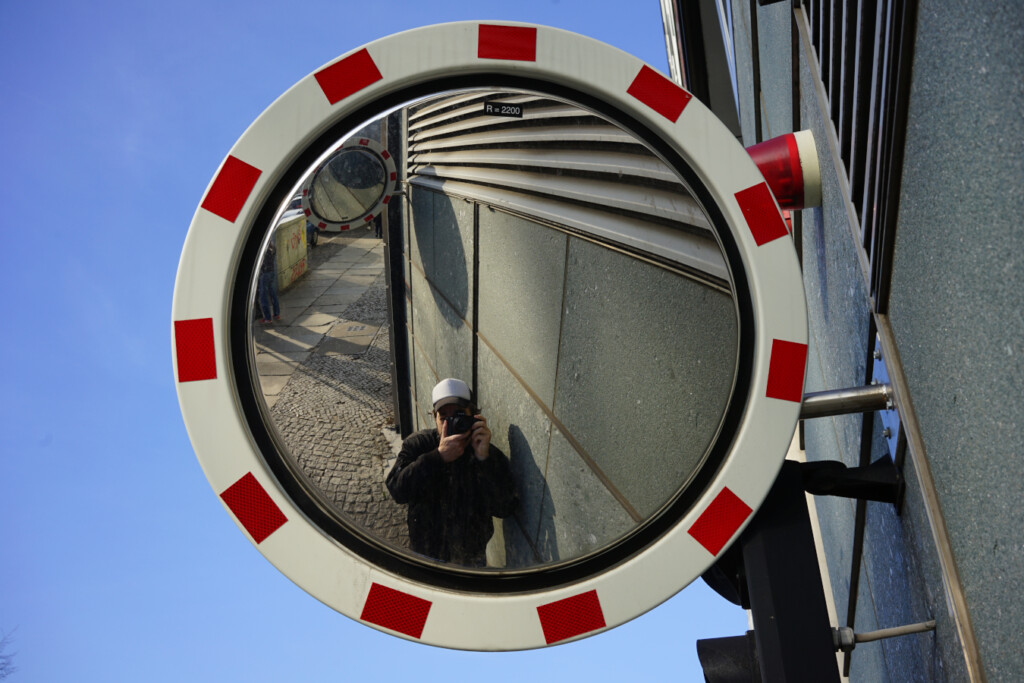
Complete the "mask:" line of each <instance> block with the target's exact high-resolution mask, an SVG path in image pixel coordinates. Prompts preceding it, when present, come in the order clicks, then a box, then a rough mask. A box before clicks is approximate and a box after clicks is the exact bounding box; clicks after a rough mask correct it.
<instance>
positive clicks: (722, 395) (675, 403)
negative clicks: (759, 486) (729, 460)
mask: <svg viewBox="0 0 1024 683" xmlns="http://www.w3.org/2000/svg"><path fill="white" fill-rule="evenodd" d="M736 339H737V337H736V317H735V312H734V310H733V302H732V299H731V297H729V296H727V295H725V294H722V293H719V292H717V291H715V290H712V289H710V288H708V287H705V286H703V285H701V284H698V283H696V282H694V281H692V280H689V279H687V278H684V277H680V276H678V275H675V274H673V273H670V272H668V271H666V270H663V269H661V268H657V267H654V266H651V265H649V264H646V263H644V262H642V261H638V260H636V259H634V258H631V257H629V256H626V255H624V254H621V253H619V252H616V251H613V250H610V249H606V248H604V247H602V246H599V245H595V244H592V243H590V242H586V241H583V240H579V239H576V238H574V239H573V240H572V241H571V243H570V245H569V261H568V269H567V282H566V300H565V319H564V322H563V330H562V346H561V351H560V361H559V368H558V387H557V394H556V399H555V414H556V416H558V417H559V419H560V420H561V422H562V424H563V425H565V427H566V428H567V429H568V430H569V432H570V433H571V434H572V436H573V437H574V438H576V439H577V440H578V441H579V442H580V443H581V444H582V445H583V448H584V449H585V450H586V451H587V452H588V453H589V454H590V456H591V457H592V458H593V460H594V461H595V462H596V463H597V465H598V466H599V467H600V468H601V469H602V470H603V471H604V472H605V474H607V475H608V477H609V478H610V479H611V481H612V482H613V483H614V485H615V486H616V487H618V489H619V490H620V491H621V492H622V493H623V494H624V495H625V497H626V498H627V500H629V501H630V503H631V504H632V505H633V506H634V507H635V508H636V509H637V510H638V511H639V512H640V513H641V515H645V516H646V515H649V514H651V513H653V512H654V511H655V510H656V509H657V508H658V507H660V506H661V505H662V504H663V503H665V502H666V501H667V500H668V499H669V498H670V497H671V496H672V495H673V494H674V493H675V491H676V490H677V489H678V488H679V486H680V485H681V484H682V483H683V482H684V481H686V479H687V478H688V477H689V476H690V475H691V474H692V472H693V471H694V469H695V468H696V467H697V466H698V465H699V463H700V462H701V459H702V457H703V456H704V454H705V451H706V450H707V448H708V445H709V443H710V441H711V439H712V437H713V436H714V434H715V433H716V431H717V429H718V424H719V421H720V419H721V416H722V412H723V410H724V407H725V404H726V401H727V399H728V396H729V393H730V391H731V386H732V381H733V373H734V364H735V358H736V343H737V342H736Z"/></svg>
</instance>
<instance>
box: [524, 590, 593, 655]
mask: <svg viewBox="0 0 1024 683" xmlns="http://www.w3.org/2000/svg"><path fill="white" fill-rule="evenodd" d="M537 616H538V617H540V626H541V628H542V629H544V640H545V641H547V644H548V645H551V644H552V643H557V642H559V641H562V640H565V639H566V638H572V637H573V636H578V635H582V634H584V633H588V632H590V631H596V630H597V629H599V628H604V627H605V620H604V612H603V611H601V601H600V600H598V598H597V591H596V590H592V591H588V592H586V593H580V594H579V595H574V596H572V597H570V598H565V599H564V600H557V601H555V602H549V603H548V604H546V605H541V606H540V607H538V608H537Z"/></svg>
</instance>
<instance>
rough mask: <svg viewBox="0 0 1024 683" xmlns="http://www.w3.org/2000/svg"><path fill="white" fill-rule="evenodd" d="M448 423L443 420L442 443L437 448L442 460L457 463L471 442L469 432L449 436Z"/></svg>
mask: <svg viewBox="0 0 1024 683" xmlns="http://www.w3.org/2000/svg"><path fill="white" fill-rule="evenodd" d="M448 424H449V423H448V421H447V420H443V421H442V422H441V443H440V444H439V445H438V447H437V452H438V453H440V454H441V459H442V460H444V461H445V462H446V463H447V462H455V461H456V460H458V459H459V458H460V457H461V456H462V454H463V453H464V452H465V451H466V443H467V442H468V441H469V434H470V433H469V432H463V433H461V434H448V429H449V427H448Z"/></svg>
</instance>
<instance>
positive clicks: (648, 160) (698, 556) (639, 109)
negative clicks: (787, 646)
mask: <svg viewBox="0 0 1024 683" xmlns="http://www.w3.org/2000/svg"><path fill="white" fill-rule="evenodd" d="M439 45H444V46H447V48H446V49H445V50H438V49H436V47H437V46H439ZM282 130H287V131H297V135H296V137H295V139H291V140H287V139H285V138H284V137H282V134H281V131H282ZM295 197H301V208H302V211H295V210H290V207H291V206H292V205H293V204H294V200H293V198H295ZM309 230H314V231H316V233H317V235H318V238H319V239H318V240H317V241H316V246H313V244H311V240H310V239H309V234H308V231H309ZM226 235H227V236H226ZM210 291H219V292H221V295H220V296H219V297H215V300H213V301H211V297H210V296H209V292H210ZM174 346H175V363H176V371H177V376H178V390H179V398H180V402H181V405H182V412H183V415H184V416H185V420H186V425H187V427H188V429H189V433H190V436H191V437H192V440H193V445H194V447H195V450H196V453H197V455H198V457H199V458H200V461H201V462H202V463H203V466H204V470H205V471H206V473H207V476H208V478H209V479H210V482H211V485H212V486H213V488H214V489H215V491H216V492H217V494H218V495H219V496H220V497H221V498H222V500H223V501H224V503H225V506H226V507H227V509H228V510H229V512H230V513H231V514H232V515H233V517H234V518H235V519H236V521H237V522H238V523H239V525H240V527H241V528H242V529H243V530H244V531H245V533H247V534H248V535H249V536H250V538H251V539H252V541H253V542H254V543H255V544H256V545H257V547H258V548H259V549H260V551H261V552H262V553H263V554H264V555H265V556H266V557H267V558H268V559H269V560H270V561H271V562H273V563H274V564H275V565H276V566H278V567H279V568H280V569H281V570H282V571H283V572H284V573H285V574H286V575H288V576H289V578H291V579H292V580H293V581H295V582H296V583H298V584H299V585H300V586H302V587H303V588H304V589H305V590H307V591H308V592H310V593H311V594H313V595H315V596H316V597H318V598H319V599H320V600H322V601H324V602H325V603H327V604H329V605H331V606H332V607H334V608H335V609H337V610H338V611H340V612H342V613H344V614H346V615H348V616H350V617H352V618H355V619H359V620H361V621H363V622H365V623H367V624H369V625H371V626H374V627H376V628H380V629H383V630H385V631H388V632H391V633H394V634H396V635H400V636H402V637H406V638H410V639H417V640H421V641H424V642H429V643H432V644H437V645H444V646H449V647H459V648H467V649H521V648H529V647H538V646H543V645H546V644H553V643H557V642H563V641H566V640H569V639H572V638H576V637H582V636H584V635H589V634H592V633H595V632H597V631H599V630H601V629H603V628H608V627H612V626H614V625H617V624H619V623H622V622H623V621H625V620H628V619H630V618H633V617H635V616H637V615H639V614H641V613H643V612H644V611H646V610H647V609H650V608H651V607H653V606H654V605H656V604H658V603H659V602H661V601H663V600H665V599H667V598H668V597H670V596H671V595H672V594H673V593H674V592H676V591H678V590H679V589H681V588H682V587H683V586H685V585H686V584H688V583H689V582H690V581H692V580H693V579H694V578H696V577H697V576H699V575H700V574H701V573H702V572H703V571H704V570H705V569H706V568H707V567H708V566H710V564H711V563H713V562H714V559H715V557H716V556H717V555H718V554H719V553H721V551H722V550H723V549H724V548H725V547H727V545H728V544H729V543H730V542H731V541H732V540H733V539H734V538H735V537H736V535H737V534H738V533H739V532H740V531H741V529H742V528H743V526H744V525H745V523H746V522H747V521H748V520H749V517H750V515H751V514H752V512H753V511H754V510H756V508H757V506H758V505H759V504H760V502H761V500H762V499H763V498H764V496H765V495H766V493H767V490H768V487H769V486H770V484H771V481H772V480H773V478H774V476H775V473H776V472H777V471H778V468H779V466H780V465H781V462H782V459H783V458H784V455H785V451H786V447H787V445H788V442H789V438H790V436H791V434H792V430H793V427H794V425H795V422H796V419H797V416H798V412H799V404H800V400H801V397H802V385H803V367H804V360H805V356H806V323H805V313H804V304H803V294H802V287H801V284H800V277H799V272H798V268H797V265H796V260H795V254H794V252H793V247H792V243H791V242H790V240H789V236H788V232H787V230H786V227H785V223H784V222H783V220H782V218H781V216H780V214H779V210H778V207H777V205H776V203H775V201H774V199H773V197H772V195H771V192H770V191H769V190H768V187H767V185H766V184H765V182H764V179H763V178H762V177H761V176H760V174H759V172H758V170H757V168H756V167H755V166H754V165H753V163H752V162H751V160H750V158H749V156H748V155H747V154H746V152H745V151H744V150H743V149H742V147H740V145H739V144H738V143H737V142H736V140H735V139H734V138H732V136H731V135H730V134H729V133H728V131H727V130H726V129H725V127H724V126H723V125H722V124H721V123H720V122H718V121H717V120H716V119H715V118H714V117H713V116H712V115H711V114H710V113H709V112H708V111H707V110H706V109H705V108H704V107H703V106H702V105H701V104H700V103H699V102H697V101H695V100H692V99H691V98H690V97H689V95H688V94H687V93H686V92H685V91H683V90H682V89H680V88H678V87H677V86H675V85H673V84H672V83H671V82H669V81H668V80H667V79H665V78H664V77H663V76H661V75H660V74H658V73H656V72H655V71H653V70H652V69H650V68H649V67H646V66H645V65H643V64H642V63H640V62H639V61H637V60H636V59H635V58H632V57H630V56H628V55H625V54H623V53H621V52H619V51H617V50H614V49H613V48H610V47H608V46H606V45H603V44H600V43H597V42H596V41H592V40H590V39H587V38H583V37H581V36H577V35H574V34H570V33H566V32H563V31H558V30H555V29H550V28H545V27H534V26H526V25H519V24H515V25H512V24H510V25H490V24H479V23H473V22H470V23H460V24H450V25H443V26H435V27H429V28H425V29H419V30H417V31H412V32H408V33H405V34H400V35H398V36H392V37H390V38H385V39H383V40H381V41H377V42H376V43H373V44H371V45H369V46H367V47H365V48H362V49H360V50H357V51H355V52H352V53H349V54H348V55H345V56H343V57H341V58H339V59H338V60H336V61H335V62H333V63H331V64H329V65H327V66H326V67H324V68H323V69H320V70H318V71H317V72H315V73H314V74H312V75H310V76H308V77H307V78H306V79H304V80H303V81H300V83H298V84H297V85H296V86H295V87H293V88H292V89H291V90H289V91H288V93H286V94H285V95H284V96H282V98H280V99H279V100H278V101H277V102H275V103H274V104H273V105H272V106H271V108H270V109H268V110H267V112H265V113H264V114H263V115H262V116H261V117H260V119H258V120H257V121H256V123H254V124H253V126H252V127H251V128H250V130H249V131H247V132H246V134H245V135H244V136H243V137H242V138H241V139H240V140H239V142H238V143H237V144H236V146H235V148H234V149H233V150H232V152H231V153H230V154H229V156H228V158H227V160H226V161H225V162H224V165H223V166H222V168H221V169H220V170H219V171H218V172H217V174H216V176H215V177H214V180H213V181H212V182H211V185H210V187H209V188H208V190H207V193H206V194H205V196H204V198H203V200H202V203H201V205H200V208H199V210H198V211H197V213H196V217H195V219H194V220H193V224H192V227H191V229H190V231H189V235H188V239H187V240H186V245H185V249H184V252H183V255H182V262H181V266H180V268H179V275H178V282H177V285H176V290H175V302H174ZM449 377H455V378H459V379H461V380H463V381H464V382H465V383H466V386H467V388H468V390H469V392H470V394H471V398H470V400H469V403H470V404H471V405H470V406H468V407H467V408H466V411H467V412H468V413H470V414H471V415H476V416H478V417H479V418H481V420H480V422H481V424H482V425H484V426H485V427H486V430H485V431H486V439H483V442H486V443H485V445H484V447H483V449H482V450H480V449H479V448H477V449H475V450H474V448H475V447H471V446H469V445H468V444H469V443H470V437H469V436H467V437H466V444H467V445H466V450H465V452H464V453H463V454H462V455H461V456H460V457H459V458H457V459H455V460H453V461H452V462H447V461H445V462H442V460H443V458H441V459H440V460H439V459H438V458H439V457H440V456H439V455H438V454H439V453H440V452H442V451H444V448H442V446H443V443H442V442H441V438H442V437H444V436H445V434H444V432H445V431H446V430H447V427H442V426H441V421H440V420H439V419H438V416H437V414H436V413H435V411H434V404H433V397H432V390H433V388H434V386H435V385H436V384H437V383H438V382H439V381H441V380H443V379H445V378H449ZM460 409H461V404H460ZM444 412H450V411H447V410H446V411H444ZM438 428H440V429H441V433H440V434H438V433H436V432H433V430H436V429H438ZM474 434H475V435H476V436H474V437H473V438H475V439H477V441H478V442H480V439H481V438H482V435H483V431H480V430H478V431H477V432H475V433H474ZM431 438H433V439H435V441H433V442H431V441H429V439H431ZM423 439H427V441H423ZM403 442H404V443H403ZM489 454H493V455H489ZM481 456H489V457H481ZM410 463H419V464H421V465H423V467H422V468H420V470H419V474H416V476H415V477H413V476H412V475H410V474H409V473H410V472H412V470H405V467H406V465H409V464H410ZM396 473H397V474H396ZM400 475H401V476H405V479H408V480H409V481H412V482H413V483H414V484H415V486H413V487H412V488H400V487H398V486H397V485H396V481H398V479H399V476H400ZM406 475H408V476H406ZM497 480H500V481H501V482H503V484H502V486H504V487H505V488H500V487H496V486H495V485H493V481H497ZM409 491H412V492H413V493H412V494H409V493H408V492H409ZM502 491H505V493H502ZM410 495H412V497H410ZM499 500H500V501H503V502H501V503H500V504H499V503H498V502H497V501H499ZM423 538H429V539H431V541H432V543H433V544H432V545H431V544H426V545H425V544H424V542H423V540H422V539H423ZM467 538H468V539H472V540H471V542H470V541H465V540H464V539H467ZM458 539H463V540H458ZM467 543H468V544H469V545H472V546H473V548H474V550H473V552H470V553H467V552H463V551H460V552H453V551H451V550H450V548H451V547H455V546H458V547H463V546H465V545H466V544H467ZM459 544H461V545H459ZM442 548H444V549H442Z"/></svg>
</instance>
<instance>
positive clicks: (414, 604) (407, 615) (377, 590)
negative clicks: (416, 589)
mask: <svg viewBox="0 0 1024 683" xmlns="http://www.w3.org/2000/svg"><path fill="white" fill-rule="evenodd" d="M432 604H433V603H432V602H430V601H429V600H424V599H423V598H418V597H416V596H415V595H409V594H408V593H403V592H402V591H397V590H395V589H394V588H388V587H387V586H382V585H380V584H379V583H374V584H372V585H371V586H370V594H369V595H367V596H366V604H365V605H363V613H362V614H361V615H360V617H359V618H360V619H362V620H363V621H367V622H369V623H371V624H376V625H377V626H383V627H384V628H389V629H391V630H392V631H398V632H399V633H404V634H405V635H407V636H409V637H411V638H419V637H420V636H421V635H422V634H423V627H424V626H425V625H426V623H427V616H428V615H429V614H430V606H431V605H432Z"/></svg>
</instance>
